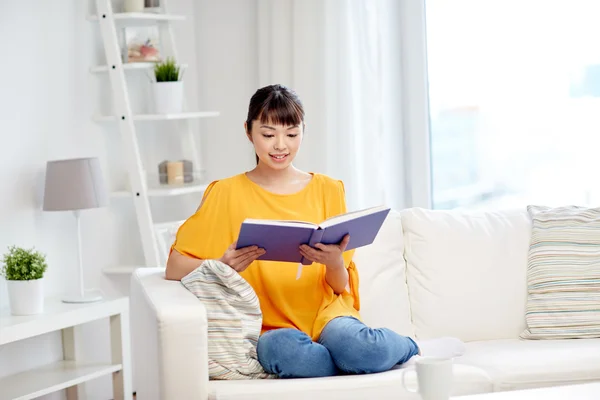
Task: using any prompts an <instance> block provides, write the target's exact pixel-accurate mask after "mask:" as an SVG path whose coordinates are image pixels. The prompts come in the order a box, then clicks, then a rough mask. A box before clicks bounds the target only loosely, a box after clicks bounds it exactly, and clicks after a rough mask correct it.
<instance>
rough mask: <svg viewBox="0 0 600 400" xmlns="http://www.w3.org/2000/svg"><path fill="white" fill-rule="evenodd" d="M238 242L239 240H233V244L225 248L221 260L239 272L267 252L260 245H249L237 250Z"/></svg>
mask: <svg viewBox="0 0 600 400" xmlns="http://www.w3.org/2000/svg"><path fill="white" fill-rule="evenodd" d="M236 243H237V242H233V243H232V244H231V246H229V247H228V248H227V250H225V253H224V254H223V256H222V257H221V258H219V261H221V262H222V263H225V264H227V265H229V266H230V267H231V268H233V269H234V270H236V271H237V272H242V271H244V270H245V269H246V268H248V266H249V265H250V264H251V263H252V262H253V261H254V260H256V259H257V258H258V257H260V256H262V255H263V254H265V253H266V251H265V249H261V248H259V247H258V246H248V247H243V248H241V249H238V250H236V249H235V246H236Z"/></svg>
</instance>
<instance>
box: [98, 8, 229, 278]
mask: <svg viewBox="0 0 600 400" xmlns="http://www.w3.org/2000/svg"><path fill="white" fill-rule="evenodd" d="M166 3H167V1H166V0H162V1H161V8H160V12H156V11H154V10H153V11H148V12H138V13H115V12H113V9H112V4H111V0H96V14H94V15H90V16H89V17H88V19H89V20H90V21H93V22H94V23H97V24H98V26H99V29H100V33H101V37H102V42H103V46H104V53H105V56H106V64H104V65H99V66H93V67H91V68H90V73H92V74H103V75H106V76H107V77H108V79H109V81H110V86H111V90H112V94H113V113H114V115H96V116H94V117H93V119H94V120H95V121H96V122H98V123H112V124H116V128H118V129H119V131H120V134H121V138H122V143H123V148H124V150H125V154H126V168H127V173H128V177H129V187H128V189H127V190H118V191H116V192H114V193H112V197H113V198H127V199H130V200H129V201H132V202H133V204H134V208H135V212H136V219H137V222H138V226H139V231H140V236H141V242H142V246H143V252H144V266H147V267H152V266H158V265H162V264H163V262H162V258H161V255H163V256H164V250H165V249H163V248H159V246H163V245H164V243H160V241H159V240H158V239H157V234H156V229H157V227H156V225H157V224H156V223H155V222H154V219H153V216H152V212H151V208H150V199H151V198H152V197H168V196H181V195H187V194H191V193H202V192H203V191H204V190H205V189H206V183H205V182H198V181H197V179H194V182H191V183H186V184H182V185H177V186H170V185H158V186H157V185H156V184H149V183H148V174H147V173H146V168H145V167H144V165H143V163H142V158H141V155H140V146H139V143H138V139H139V138H138V136H143V135H138V130H137V124H138V123H149V122H150V123H152V122H154V123H161V121H174V120H181V121H191V120H195V119H199V118H211V117H217V116H219V112H216V111H204V110H186V111H185V112H182V113H177V114H134V113H133V112H132V108H131V100H130V97H129V90H128V85H127V76H128V75H129V74H134V73H136V71H137V72H140V73H146V74H148V73H149V72H150V73H152V72H153V71H152V70H153V68H154V64H153V63H130V64H129V63H123V62H122V56H121V48H120V45H119V35H118V30H119V29H121V28H122V27H123V26H144V25H158V26H159V28H160V35H161V38H160V39H161V44H162V45H163V48H162V49H161V52H162V53H163V55H164V56H171V57H174V58H175V60H176V62H177V63H178V64H179V65H180V66H181V67H182V68H186V67H187V65H185V64H180V63H179V61H180V60H179V58H178V55H177V49H176V46H175V39H174V37H173V31H172V26H171V24H172V23H176V22H177V21H182V20H184V19H185V17H184V16H181V15H172V14H169V12H168V7H167V4H166ZM186 125H187V127H188V129H187V134H188V142H189V143H190V147H191V148H190V150H191V151H192V154H193V156H192V162H193V165H194V170H195V171H196V170H201V168H202V164H201V162H200V161H201V160H200V154H199V152H198V149H197V148H196V141H195V139H194V137H193V132H192V130H191V128H190V126H189V125H190V124H189V123H188V124H186ZM175 223H176V224H179V223H180V222H178V221H174V224H175ZM160 225H161V227H162V226H164V222H163V223H161V224H160ZM161 229H164V228H161ZM137 267H138V266H126V265H123V266H111V267H107V268H105V269H104V272H105V273H108V274H126V273H130V272H132V271H133V270H134V269H135V268H137Z"/></svg>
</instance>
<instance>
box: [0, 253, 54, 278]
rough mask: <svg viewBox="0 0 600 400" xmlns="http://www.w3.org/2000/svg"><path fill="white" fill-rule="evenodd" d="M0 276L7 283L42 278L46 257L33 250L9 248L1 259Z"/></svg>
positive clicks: (45, 266)
mask: <svg viewBox="0 0 600 400" xmlns="http://www.w3.org/2000/svg"><path fill="white" fill-rule="evenodd" d="M2 263H3V265H2V268H0V275H3V276H4V277H6V279H7V280H9V281H30V280H34V279H40V278H42V277H43V276H44V272H46V268H47V267H48V265H47V264H46V256H45V255H44V254H42V253H40V252H39V251H36V250H35V249H33V248H31V249H23V248H21V247H16V246H10V247H9V248H8V253H5V254H4V257H3V258H2Z"/></svg>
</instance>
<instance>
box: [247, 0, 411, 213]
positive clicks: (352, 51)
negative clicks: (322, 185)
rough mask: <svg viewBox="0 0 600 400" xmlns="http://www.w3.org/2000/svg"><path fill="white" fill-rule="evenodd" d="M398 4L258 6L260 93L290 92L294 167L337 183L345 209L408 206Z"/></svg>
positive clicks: (310, 1) (305, 0) (271, 2)
mask: <svg viewBox="0 0 600 400" xmlns="http://www.w3.org/2000/svg"><path fill="white" fill-rule="evenodd" d="M399 25H400V9H399V5H398V1H396V0H364V1H358V0H356V1H354V0H347V1H346V0H325V1H319V0H259V12H258V26H259V30H258V48H259V54H258V58H259V75H260V76H259V81H260V85H261V86H264V85H267V84H273V83H281V84H285V85H288V86H290V87H292V88H294V89H295V90H296V91H297V92H298V94H299V95H300V98H301V99H302V100H303V102H304V106H305V110H306V113H307V129H306V135H305V141H304V143H303V147H302V151H301V153H300V155H299V157H298V162H297V164H298V166H299V167H300V168H302V169H305V170H309V171H316V172H323V173H326V174H328V175H331V176H333V177H335V178H338V179H342V180H343V181H344V183H345V186H346V194H347V199H348V208H349V209H350V210H355V209H359V208H364V207H369V206H374V205H379V204H387V205H389V206H391V207H394V208H396V209H399V208H402V207H405V206H407V204H406V190H405V182H406V179H405V176H406V174H405V161H404V160H405V157H404V154H403V149H404V145H403V137H404V135H403V129H402V125H403V121H402V118H401V110H402V102H401V98H402V96H401V94H402V90H401V89H402V88H401V77H402V74H401V62H400V61H401V60H400V54H401V53H400V52H401V40H400V29H399Z"/></svg>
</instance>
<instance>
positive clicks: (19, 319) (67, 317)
mask: <svg viewBox="0 0 600 400" xmlns="http://www.w3.org/2000/svg"><path fill="white" fill-rule="evenodd" d="M128 304H129V299H128V298H127V297H121V298H117V299H113V298H111V297H105V299H104V300H103V301H99V302H96V303H64V302H63V301H62V300H61V299H60V298H56V297H49V298H45V299H44V312H43V313H42V314H37V315H24V316H18V315H11V313H10V309H9V307H4V308H0V345H4V344H6V343H11V342H16V341H17V340H23V339H27V338H30V337H34V336H38V335H42V334H45V333H48V332H53V331H57V330H60V329H64V328H68V327H70V326H75V325H80V324H85V323H87V322H90V321H95V320H97V319H101V318H106V317H109V316H111V315H116V314H118V313H120V312H122V311H123V310H124V309H125V308H126V307H127V305H128ZM0 387H1V385H0Z"/></svg>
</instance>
